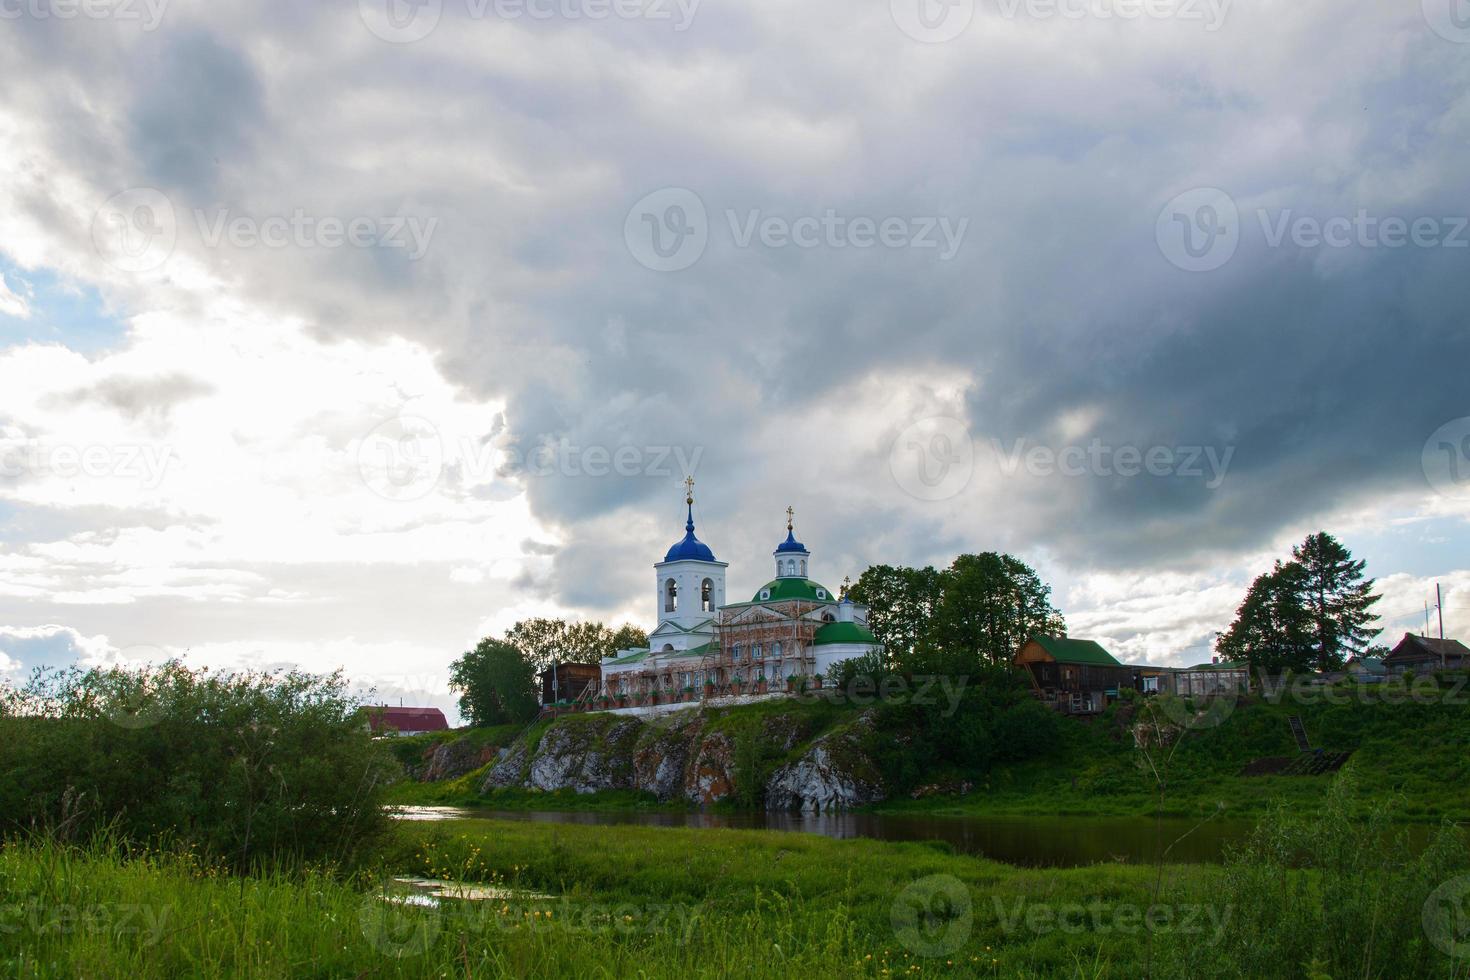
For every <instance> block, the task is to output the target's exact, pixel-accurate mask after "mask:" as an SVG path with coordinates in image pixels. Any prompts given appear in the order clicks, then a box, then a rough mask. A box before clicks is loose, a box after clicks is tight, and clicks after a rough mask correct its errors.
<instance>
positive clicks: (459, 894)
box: [383, 877, 554, 908]
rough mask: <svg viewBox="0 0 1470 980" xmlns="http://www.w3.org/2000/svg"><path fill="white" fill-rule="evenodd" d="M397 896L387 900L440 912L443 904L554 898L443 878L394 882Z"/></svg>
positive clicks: (513, 889) (387, 897)
mask: <svg viewBox="0 0 1470 980" xmlns="http://www.w3.org/2000/svg"><path fill="white" fill-rule="evenodd" d="M392 888H393V889H394V891H393V892H391V893H389V894H387V895H384V896H383V900H384V901H387V902H392V903H393V904H395V905H411V906H417V907H421V908H438V907H439V905H440V903H442V902H445V901H451V902H507V901H511V900H514V901H517V902H534V901H542V902H545V901H551V900H552V899H553V898H554V896H552V895H546V894H542V893H541V892H531V891H526V890H525V889H522V888H497V887H496V886H494V885H476V884H471V883H470V882H464V881H446V880H444V879H442V878H407V877H404V878H394V879H393V881H392Z"/></svg>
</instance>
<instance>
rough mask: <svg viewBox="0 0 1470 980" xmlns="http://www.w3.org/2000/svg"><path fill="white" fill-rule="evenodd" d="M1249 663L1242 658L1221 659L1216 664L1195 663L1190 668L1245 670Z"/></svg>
mask: <svg viewBox="0 0 1470 980" xmlns="http://www.w3.org/2000/svg"><path fill="white" fill-rule="evenodd" d="M1249 667H1250V664H1248V663H1246V662H1245V661H1243V660H1222V661H1220V662H1219V663H1217V664H1195V665H1194V666H1193V667H1190V668H1189V669H1190V670H1246V669H1247V668H1249Z"/></svg>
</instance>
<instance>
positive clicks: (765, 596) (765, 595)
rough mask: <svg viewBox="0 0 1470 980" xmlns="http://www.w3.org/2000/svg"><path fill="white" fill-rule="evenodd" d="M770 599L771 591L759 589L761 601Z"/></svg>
mask: <svg viewBox="0 0 1470 980" xmlns="http://www.w3.org/2000/svg"><path fill="white" fill-rule="evenodd" d="M770 597H771V590H770V589H761V598H762V599H769V598H770Z"/></svg>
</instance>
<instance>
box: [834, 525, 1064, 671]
mask: <svg viewBox="0 0 1470 980" xmlns="http://www.w3.org/2000/svg"><path fill="white" fill-rule="evenodd" d="M848 595H849V597H850V598H851V599H852V600H853V601H854V602H858V603H861V604H863V605H865V606H867V607H868V627H869V629H871V630H872V632H873V635H874V636H875V637H877V638H878V640H879V642H881V643H882V644H883V646H884V649H885V651H886V654H887V658H888V661H889V663H890V664H891V665H892V666H894V667H895V668H897V669H900V670H903V671H905V672H911V673H928V674H955V675H962V674H969V673H972V672H974V671H976V670H978V669H980V668H982V667H985V666H988V665H995V664H1009V663H1010V662H1011V659H1012V658H1013V657H1014V656H1015V654H1016V651H1017V650H1018V649H1020V646H1021V644H1022V643H1023V642H1025V640H1026V639H1027V638H1028V637H1030V636H1031V635H1033V634H1036V633H1043V634H1055V635H1062V634H1065V633H1066V631H1067V624H1066V621H1065V620H1064V619H1063V618H1062V614H1061V613H1060V612H1059V611H1057V609H1056V608H1055V607H1054V606H1052V604H1051V586H1049V585H1047V584H1046V583H1045V582H1043V581H1042V580H1041V577H1040V576H1039V575H1037V574H1036V571H1035V570H1034V569H1032V568H1031V566H1030V565H1027V564H1026V563H1025V562H1023V561H1021V560H1020V559H1019V558H1016V557H1014V556H1012V555H1007V554H998V553H996V552H992V551H987V552H984V553H982V554H978V555H972V554H965V555H960V556H959V557H957V558H956V559H955V560H954V561H953V562H951V563H950V565H949V567H948V568H943V569H936V568H934V567H933V566H925V567H923V568H908V567H904V566H895V565H873V566H872V567H870V568H869V569H868V570H867V571H865V572H863V574H862V576H861V577H860V578H859V579H858V580H857V582H855V583H854V584H853V585H852V587H851V589H849V591H848Z"/></svg>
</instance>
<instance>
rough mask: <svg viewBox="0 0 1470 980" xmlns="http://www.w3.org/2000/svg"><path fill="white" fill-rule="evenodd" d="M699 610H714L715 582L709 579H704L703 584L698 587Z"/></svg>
mask: <svg viewBox="0 0 1470 980" xmlns="http://www.w3.org/2000/svg"><path fill="white" fill-rule="evenodd" d="M699 611H700V612H714V611H715V583H714V582H712V581H711V580H709V579H705V580H704V584H703V585H701V586H700V587H699Z"/></svg>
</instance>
